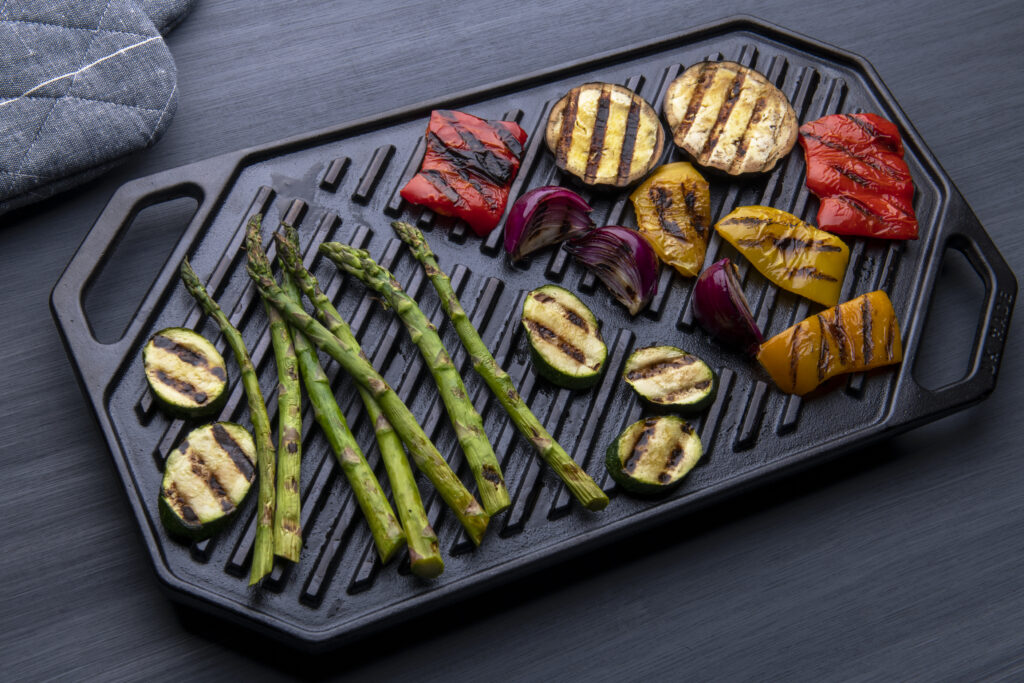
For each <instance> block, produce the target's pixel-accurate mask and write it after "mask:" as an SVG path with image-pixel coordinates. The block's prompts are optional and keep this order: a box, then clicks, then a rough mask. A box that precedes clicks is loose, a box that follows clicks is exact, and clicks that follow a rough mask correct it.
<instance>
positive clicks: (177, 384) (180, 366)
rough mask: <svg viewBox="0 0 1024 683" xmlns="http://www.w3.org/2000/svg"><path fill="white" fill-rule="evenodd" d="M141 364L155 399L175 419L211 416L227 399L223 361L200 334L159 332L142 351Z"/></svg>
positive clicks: (175, 330) (171, 329) (175, 329)
mask: <svg viewBox="0 0 1024 683" xmlns="http://www.w3.org/2000/svg"><path fill="white" fill-rule="evenodd" d="M142 364H143V367H144V368H145V372H146V381H147V382H149V386H150V388H151V389H152V390H153V395H154V396H155V397H156V399H157V401H158V402H159V403H160V404H161V405H162V406H164V407H165V408H166V409H167V410H169V411H170V412H172V413H174V414H175V415H181V416H184V417H199V416H202V415H209V414H211V413H213V412H214V411H216V410H217V409H219V408H220V407H221V406H222V405H223V404H224V400H225V399H226V398H227V393H226V392H225V389H226V388H227V383H228V375H227V370H226V368H225V366H224V357H223V356H221V355H220V353H219V352H218V351H217V348H216V347H215V346H214V345H213V344H211V343H210V342H209V340H207V339H206V338H205V337H204V336H202V335H201V334H199V333H198V332H193V331H192V330H190V329H187V328H184V327H168V328H167V329H164V330H160V331H159V332H157V333H156V334H154V335H153V336H152V337H150V338H149V341H148V342H146V346H145V347H143V349H142Z"/></svg>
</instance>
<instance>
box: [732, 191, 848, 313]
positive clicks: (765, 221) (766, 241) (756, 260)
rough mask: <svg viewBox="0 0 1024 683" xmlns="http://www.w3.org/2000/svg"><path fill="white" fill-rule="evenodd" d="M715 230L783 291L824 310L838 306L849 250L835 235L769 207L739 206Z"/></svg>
mask: <svg viewBox="0 0 1024 683" xmlns="http://www.w3.org/2000/svg"><path fill="white" fill-rule="evenodd" d="M715 230H717V231H718V233H719V234H720V235H721V236H722V237H723V238H725V239H726V240H727V241H728V242H729V243H730V244H731V245H732V246H734V247H736V248H737V249H738V250H739V252H740V253H741V254H743V255H744V256H746V257H747V258H748V259H750V262H751V263H752V264H754V267H755V268H757V269H758V270H759V271H760V272H761V274H762V275H764V276H765V277H766V278H768V279H769V280H771V281H772V282H774V283H775V284H777V285H778V286H779V287H782V288H783V289H785V290H788V291H790V292H794V293H796V294H799V295H800V296H805V297H807V298H808V299H810V300H811V301H817V302H818V303H819V304H824V305H825V306H835V305H836V304H837V303H838V302H839V290H840V288H841V287H842V284H843V276H844V275H845V274H846V264H847V262H848V261H849V260H850V250H849V249H848V248H847V246H846V245H845V244H843V241H842V240H841V239H839V238H838V237H836V236H835V235H831V234H829V233H827V232H825V231H824V230H818V229H817V228H815V227H814V226H813V225H809V224H807V223H804V222H803V221H802V220H800V219H799V218H797V217H796V216H794V215H793V214H791V213H786V212H785V211H779V210H778V209H773V208H771V207H767V206H741V207H739V208H737V209H735V210H733V211H732V213H730V214H729V215H727V216H725V217H724V218H722V219H721V220H719V221H718V222H717V223H716V224H715Z"/></svg>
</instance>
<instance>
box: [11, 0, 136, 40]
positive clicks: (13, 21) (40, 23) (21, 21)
mask: <svg viewBox="0 0 1024 683" xmlns="http://www.w3.org/2000/svg"><path fill="white" fill-rule="evenodd" d="M4 2H5V3H6V2H7V0H4ZM0 24H35V25H36V26H53V27H54V28H63V29H67V30H69V31H90V32H91V31H95V30H96V29H94V28H79V27H78V26H65V25H64V24H55V23H53V22H52V21H35V20H31V21H30V20H28V19H0ZM103 32H104V33H119V34H121V35H125V36H138V37H139V38H154V37H155V36H154V35H153V34H152V33H134V32H132V31H117V30H114V29H111V28H105V29H103Z"/></svg>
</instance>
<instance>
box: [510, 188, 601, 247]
mask: <svg viewBox="0 0 1024 683" xmlns="http://www.w3.org/2000/svg"><path fill="white" fill-rule="evenodd" d="M590 212H591V208H590V205H589V204H587V203H586V202H585V201H583V197H580V196H579V195H578V194H576V193H575V192H573V191H572V190H567V189H565V188H564V187H558V186H556V185H547V186H545V187H538V188H534V189H532V190H530V191H529V192H527V193H526V194H524V195H523V196H522V197H520V198H519V199H517V200H516V201H515V203H514V204H513V205H512V209H511V210H510V211H509V214H508V218H507V219H506V220H505V251H507V252H508V253H509V256H511V257H512V260H513V261H518V260H519V259H521V258H522V257H523V256H526V255H527V254H529V253H530V252H533V251H536V250H538V249H540V248H542V247H546V246H548V245H549V244H558V243H559V242H564V241H565V240H571V239H577V238H579V237H582V236H583V235H585V234H586V233H588V232H590V231H591V230H592V229H593V228H594V222H593V221H592V220H590Z"/></svg>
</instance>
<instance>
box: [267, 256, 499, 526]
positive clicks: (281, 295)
mask: <svg viewBox="0 0 1024 683" xmlns="http://www.w3.org/2000/svg"><path fill="white" fill-rule="evenodd" d="M248 270H249V275H250V277H251V278H252V279H253V281H254V282H255V283H256V286H257V288H258V289H259V291H260V294H261V295H262V296H264V297H265V298H266V299H267V300H268V301H269V302H270V303H271V304H273V306H274V307H275V308H276V309H278V310H279V311H281V313H282V314H283V315H284V317H285V320H287V321H288V324H289V325H291V326H292V327H293V329H297V330H299V331H300V332H302V333H303V334H305V335H306V337H308V338H309V340H310V341H311V342H313V343H314V344H316V345H317V346H318V347H319V348H320V349H322V350H323V351H324V352H325V353H327V355H329V356H331V357H332V358H334V359H335V360H336V361H338V363H340V364H341V366H342V367H343V368H345V371H346V372H348V373H349V375H351V376H352V379H353V380H355V382H356V383H357V384H358V385H360V386H361V387H363V388H364V389H366V390H367V391H368V392H369V393H370V395H371V396H373V398H374V400H376V401H377V403H378V404H379V405H380V408H381V410H382V411H383V412H384V415H385V416H386V417H387V418H388V422H390V423H391V425H392V426H393V427H394V429H395V431H396V432H397V433H398V436H399V437H401V439H402V441H403V442H405V445H406V448H408V449H409V454H410V455H411V456H412V458H413V460H415V462H416V466H417V467H419V468H420V470H421V471H422V472H423V473H424V474H425V475H426V476H427V478H428V479H430V481H431V483H433V484H434V486H435V487H436V488H437V490H438V493H439V494H440V495H441V497H442V499H444V501H445V503H447V504H448V506H449V507H450V508H451V509H452V511H453V512H454V513H455V516H456V517H457V518H458V520H459V522H460V523H461V524H462V526H463V527H464V528H465V529H466V533H467V534H468V535H469V537H470V538H471V539H472V540H473V542H474V543H476V544H477V545H479V544H480V542H481V541H482V540H483V536H484V532H485V531H486V529H487V523H488V522H489V521H490V515H488V514H487V512H486V511H485V510H484V509H483V508H482V507H481V506H480V503H478V502H477V501H476V499H475V498H474V497H473V494H471V493H470V492H469V491H468V490H466V487H465V486H463V485H462V482H461V481H460V480H459V478H458V477H457V476H456V475H455V473H454V472H453V471H452V469H451V467H449V466H448V463H447V462H445V460H444V458H442V457H441V454H440V453H438V452H437V448H436V447H435V446H434V444H433V443H431V441H430V439H429V438H427V435H426V434H425V433H424V432H423V428H422V427H420V425H419V424H418V423H417V422H416V418H415V417H414V416H413V414H412V412H410V411H409V408H408V407H406V405H405V403H403V402H402V399H400V398H399V397H398V394H396V393H395V391H394V389H392V388H391V387H390V385H388V383H387V382H386V381H385V380H384V378H383V377H381V376H380V373H379V372H377V371H376V370H375V369H374V368H373V366H372V365H370V363H369V361H367V360H366V358H365V357H364V356H363V355H361V354H360V353H359V349H358V348H357V347H356V346H354V345H352V344H350V343H346V342H345V341H344V340H341V339H338V338H337V337H335V336H334V335H333V334H331V332H330V331H329V330H328V329H327V328H325V327H324V326H323V325H321V324H320V323H319V322H317V321H316V319H315V318H313V317H312V316H311V315H309V314H308V313H306V311H305V310H303V308H302V306H300V305H299V304H297V303H295V302H294V301H293V300H292V299H291V298H290V297H289V296H288V295H287V294H286V293H285V292H284V290H282V289H281V288H280V287H279V286H278V284H277V282H275V281H274V277H273V275H272V274H271V272H270V264H269V263H268V262H267V259H266V256H265V255H264V254H263V253H262V251H261V250H252V249H250V251H249V264H248Z"/></svg>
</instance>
